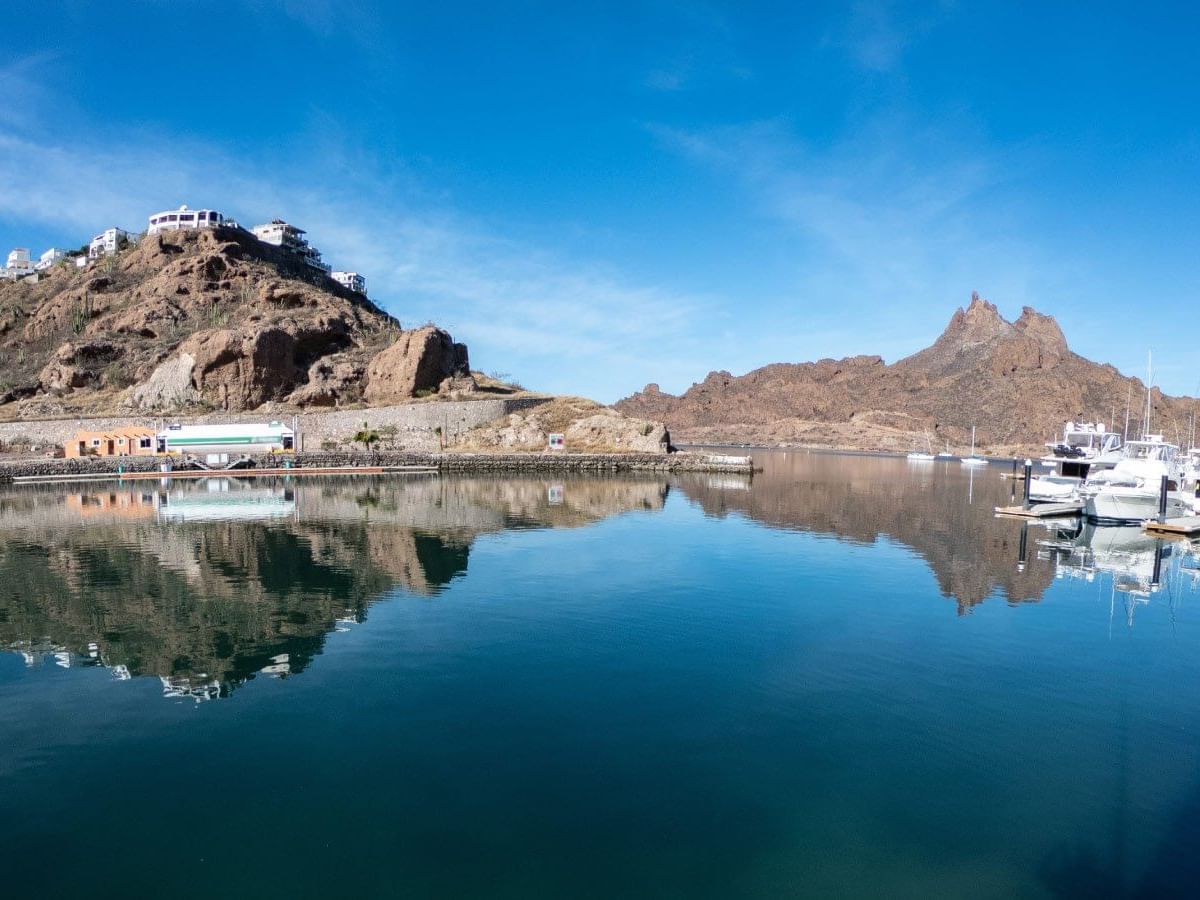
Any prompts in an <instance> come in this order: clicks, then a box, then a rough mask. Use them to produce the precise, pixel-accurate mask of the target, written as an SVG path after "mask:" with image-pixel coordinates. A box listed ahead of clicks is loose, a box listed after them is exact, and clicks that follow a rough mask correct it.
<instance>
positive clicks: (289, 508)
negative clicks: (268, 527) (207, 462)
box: [158, 478, 296, 522]
mask: <svg viewBox="0 0 1200 900" xmlns="http://www.w3.org/2000/svg"><path fill="white" fill-rule="evenodd" d="M295 512H296V495H295V493H294V492H293V491H292V490H291V489H290V488H281V487H262V488H259V487H243V486H241V485H237V484H235V483H234V482H232V481H230V480H229V479H227V478H208V479H205V480H204V482H203V485H202V487H201V488H200V489H199V490H187V491H180V490H174V491H168V492H166V493H163V494H160V495H159V503H158V518H159V519H160V520H162V521H169V522H230V521H235V520H236V521H243V522H244V521H248V520H265V519H284V518H288V517H289V516H292V515H294V514H295Z"/></svg>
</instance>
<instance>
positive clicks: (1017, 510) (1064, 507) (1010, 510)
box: [996, 502, 1083, 519]
mask: <svg viewBox="0 0 1200 900" xmlns="http://www.w3.org/2000/svg"><path fill="white" fill-rule="evenodd" d="M1081 512H1083V503H1081V502H1073V503H1035V504H1033V505H1032V506H1030V507H1029V508H1028V509H1027V508H1025V507H1024V506H997V507H996V515H998V516H1011V517H1012V518H1014V519H1049V518H1051V517H1053V516H1077V515H1079V514H1080V513H1081Z"/></svg>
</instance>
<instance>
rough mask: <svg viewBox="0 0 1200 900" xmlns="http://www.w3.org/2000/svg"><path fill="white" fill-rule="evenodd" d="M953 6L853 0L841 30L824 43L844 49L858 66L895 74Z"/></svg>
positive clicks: (939, 0)
mask: <svg viewBox="0 0 1200 900" xmlns="http://www.w3.org/2000/svg"><path fill="white" fill-rule="evenodd" d="M952 7H953V3H952V2H951V0H933V2H925V3H919V4H913V3H898V2H895V0H855V2H854V3H852V4H850V7H849V12H848V15H847V17H846V19H845V21H844V23H843V24H842V26H841V27H839V28H838V29H836V30H835V31H834V32H832V33H831V34H830V35H829V36H828V38H827V42H828V43H829V44H831V45H834V46H838V47H842V48H844V49H845V50H846V51H847V52H848V53H849V54H850V55H851V57H852V58H853V59H854V60H855V62H857V63H858V64H859V65H860V66H862V67H863V68H865V69H869V70H871V71H874V72H880V73H889V72H894V71H895V70H896V69H897V68H899V66H900V65H901V63H902V62H903V59H904V54H905V53H906V52H907V51H908V49H909V48H910V47H911V46H912V45H913V44H914V43H915V42H916V41H917V40H919V39H920V38H921V37H923V36H924V35H925V34H927V33H928V32H929V31H930V30H931V29H932V28H933V27H934V26H935V25H936V24H937V23H938V22H939V21H940V20H941V19H942V18H943V17H944V16H945V15H946V13H947V12H948V11H949V10H950V9H951V8H952Z"/></svg>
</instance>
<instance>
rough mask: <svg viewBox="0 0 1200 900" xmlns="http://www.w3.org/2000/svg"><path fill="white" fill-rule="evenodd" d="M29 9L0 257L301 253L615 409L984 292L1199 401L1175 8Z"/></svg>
mask: <svg viewBox="0 0 1200 900" xmlns="http://www.w3.org/2000/svg"><path fill="white" fill-rule="evenodd" d="M785 6H787V5H785V4H775V3H770V4H762V5H756V4H753V3H737V4H728V5H717V4H704V3H698V2H689V3H653V2H651V3H642V4H624V3H614V2H607V3H595V4H584V3H569V4H564V3H519V2H517V3H511V4H503V5H502V4H491V5H488V4H479V3H467V4H456V3H441V4H420V5H417V4H404V3H388V4H377V5H376V4H363V3H354V2H348V0H344V2H325V0H307V2H303V0H252V2H244V3H237V2H215V0H190V2H187V3H176V2H166V0H156V2H149V0H144V2H139V0H129V2H123V3H117V4H108V5H106V6H103V7H102V6H98V5H96V4H94V3H84V2H67V3H54V2H47V3H40V4H38V5H37V8H36V10H34V9H33V8H32V7H31V8H30V10H29V13H28V14H27V15H14V14H13V12H12V11H11V10H10V12H9V15H8V16H7V17H6V20H5V24H4V27H3V30H0V97H3V101H2V102H0V248H3V249H7V248H8V247H12V246H30V247H32V248H34V250H35V252H38V251H40V250H41V249H44V248H45V247H46V246H50V245H52V244H53V245H65V246H78V245H79V244H80V243H82V242H83V241H84V240H86V239H87V238H88V237H90V235H91V234H93V233H94V232H96V231H98V230H100V229H101V228H104V227H107V226H108V225H110V224H120V225H123V226H126V227H130V228H138V229H140V228H142V227H144V225H145V216H146V215H147V214H148V213H150V212H152V211H155V210H158V209H165V208H169V207H172V206H176V205H178V204H179V203H188V204H189V205H191V206H213V207H216V208H219V209H221V210H223V211H224V212H226V213H227V214H228V215H232V216H234V217H236V218H237V219H238V220H240V221H242V222H243V223H256V222H258V221H265V220H267V219H269V218H271V217H274V216H282V217H284V218H286V219H288V220H290V221H293V222H295V223H296V224H299V225H301V226H302V227H304V228H307V229H308V231H309V234H310V237H311V238H312V240H313V243H315V244H316V245H317V246H318V247H320V248H321V250H322V251H323V252H324V253H325V256H326V258H327V259H328V260H330V261H331V262H332V263H333V264H334V266H335V267H336V268H350V269H357V270H359V271H362V272H364V273H366V274H367V276H368V279H369V281H368V284H369V288H370V290H371V294H372V296H373V297H374V298H375V299H376V300H377V301H378V302H380V303H381V304H382V305H383V306H385V307H386V308H387V309H388V310H389V311H390V312H392V313H394V314H395V315H397V316H398V317H399V318H400V319H401V321H402V322H403V323H404V324H405V325H416V324H421V323H424V322H425V321H428V320H434V321H436V322H438V323H439V324H442V325H444V326H445V327H447V328H449V329H450V330H451V331H452V332H453V333H454V335H455V336H456V337H457V338H458V339H460V340H465V341H467V342H468V344H469V345H470V348H471V356H472V363H473V365H474V366H475V367H476V368H479V369H483V370H485V371H499V372H506V373H511V375H512V376H513V377H516V378H518V379H520V380H521V381H522V382H523V383H525V384H526V385H527V386H529V387H535V388H541V389H546V390H554V391H560V392H570V393H579V394H586V395H589V396H593V397H596V398H597V399H601V400H604V401H612V400H615V399H617V398H618V397H620V396H622V395H624V394H627V393H629V392H631V391H633V390H636V389H639V388H641V387H642V385H643V384H645V383H646V382H650V381H656V382H658V383H660V384H661V385H662V387H663V389H664V390H672V391H679V390H682V389H685V388H686V387H687V386H688V385H690V384H691V383H692V382H694V381H698V380H700V379H702V378H703V377H704V375H705V374H706V373H707V372H708V371H709V370H711V369H728V370H730V371H733V372H735V373H742V372H745V371H747V370H749V369H751V368H754V367H756V366H759V365H764V364H766V363H770V362H780V361H803V360H808V359H816V358H820V357H826V356H834V357H837V356H843V355H849V354H854V353H879V354H882V355H883V356H884V357H885V358H886V359H888V360H889V361H890V360H895V359H898V358H900V357H902V356H904V355H906V354H908V353H911V352H913V351H915V350H918V349H920V348H921V347H923V346H925V345H927V344H928V343H930V342H931V341H932V340H933V339H934V338H935V337H936V336H937V334H938V333H939V332H940V330H941V329H942V327H943V326H944V325H945V323H946V321H947V320H948V319H949V318H950V316H951V314H952V313H953V311H954V309H955V308H956V307H957V306H960V305H964V304H965V303H966V302H967V300H968V298H969V296H970V293H971V291H972V290H977V291H979V292H980V293H981V294H982V295H983V296H985V297H987V298H989V299H991V300H993V301H994V302H996V303H997V304H998V305H999V307H1000V309H1001V312H1002V313H1004V314H1005V315H1006V316H1008V317H1009V318H1013V317H1015V316H1016V315H1018V314H1019V312H1020V309H1021V307H1022V306H1023V305H1026V304H1028V305H1031V306H1034V307H1036V308H1037V309H1039V310H1041V311H1043V312H1046V313H1049V314H1052V315H1054V316H1056V317H1057V318H1058V320H1059V322H1060V324H1061V325H1062V326H1063V329H1064V331H1065V332H1066V333H1067V337H1068V339H1069V340H1070V341H1071V344H1072V346H1073V348H1074V349H1075V350H1077V351H1078V352H1080V353H1083V354H1084V355H1086V356H1090V357H1092V358H1094V359H1098V360H1102V361H1107V362H1112V363H1114V364H1115V365H1117V366H1118V367H1119V368H1121V369H1122V370H1123V371H1126V372H1130V373H1134V374H1142V373H1143V369H1144V360H1145V355H1146V351H1147V350H1151V349H1152V350H1153V351H1154V354H1155V362H1156V369H1157V375H1156V382H1157V383H1159V384H1160V385H1162V386H1163V387H1164V388H1165V389H1166V390H1168V391H1170V392H1174V393H1195V392H1196V390H1197V387H1198V382H1200V366H1197V365H1196V358H1197V351H1196V349H1195V346H1196V343H1197V340H1196V335H1197V333H1200V321H1197V314H1198V313H1200V305H1198V304H1197V294H1198V287H1200V283H1198V280H1197V275H1196V273H1197V264H1198V262H1200V204H1198V202H1197V199H1198V198H1197V187H1198V186H1200V126H1198V124H1197V121H1198V119H1197V115H1196V111H1197V109H1200V97H1198V96H1197V94H1200V71H1198V70H1200V63H1198V62H1197V59H1198V55H1197V54H1196V52H1195V47H1196V46H1197V45H1198V38H1200V13H1197V12H1195V11H1193V10H1192V8H1190V7H1189V6H1188V5H1185V4H1177V5H1176V4H1167V3H1163V4H1139V5H1136V6H1131V5H1129V4H1117V3H1111V4H1110V3H1096V2H1092V3H1086V4H1085V3H1062V4H1038V5H1033V4H1018V3H1011V2H991V3H989V2H976V3H967V2H959V3H953V2H933V3H906V4H901V3H887V2H879V0H875V2H860V3H855V2H831V3H819V2H813V3H798V4H791V6H792V7H794V8H792V9H781V8H780V7H785Z"/></svg>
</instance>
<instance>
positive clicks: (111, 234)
mask: <svg viewBox="0 0 1200 900" xmlns="http://www.w3.org/2000/svg"><path fill="white" fill-rule="evenodd" d="M127 240H129V232H128V231H125V230H124V229H122V228H108V229H106V230H104V231H102V232H100V233H99V234H98V235H96V236H95V237H94V238H92V242H91V243H90V244H88V259H96V258H97V257H100V256H111V255H112V254H114V253H116V252H117V251H118V250H119V249H121V242H122V241H127Z"/></svg>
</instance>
